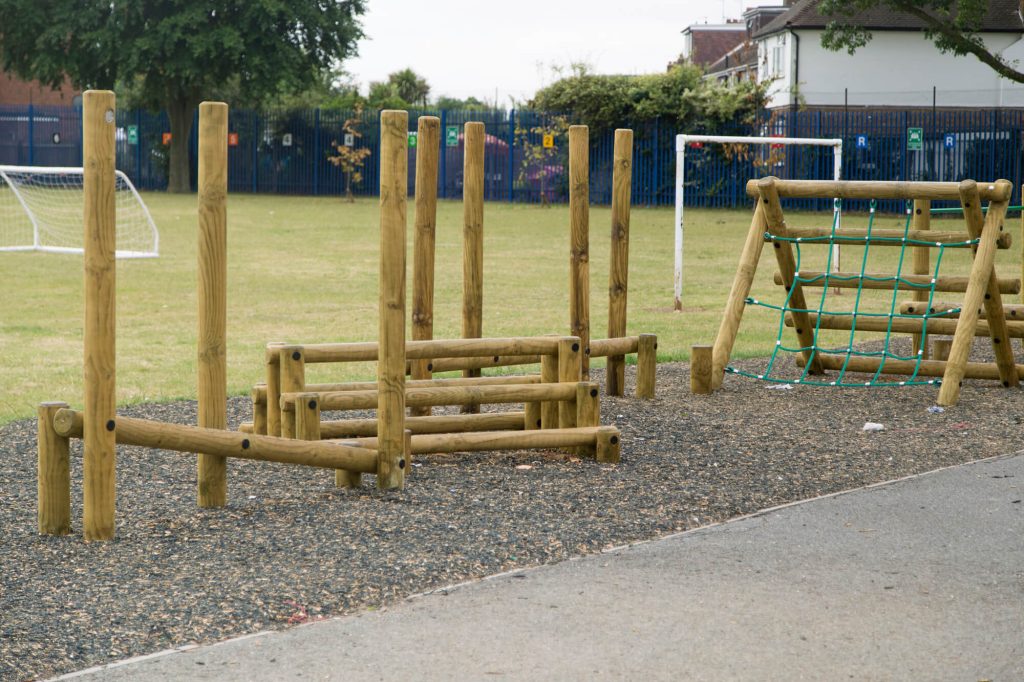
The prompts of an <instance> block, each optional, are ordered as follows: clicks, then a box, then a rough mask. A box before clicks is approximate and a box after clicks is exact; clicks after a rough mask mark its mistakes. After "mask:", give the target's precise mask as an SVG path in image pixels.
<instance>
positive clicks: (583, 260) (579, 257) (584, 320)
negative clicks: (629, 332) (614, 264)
mask: <svg viewBox="0 0 1024 682" xmlns="http://www.w3.org/2000/svg"><path fill="white" fill-rule="evenodd" d="M589 140H590V138H589V132H588V128H587V126H569V230H570V238H569V333H570V334H572V335H573V336H578V337H579V338H580V345H581V346H582V349H581V359H582V368H583V379H584V380H586V379H589V378H590V141H589Z"/></svg>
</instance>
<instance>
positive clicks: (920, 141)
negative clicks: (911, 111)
mask: <svg viewBox="0 0 1024 682" xmlns="http://www.w3.org/2000/svg"><path fill="white" fill-rule="evenodd" d="M907 149H908V150H910V151H912V152H919V151H921V150H922V149H924V128H907Z"/></svg>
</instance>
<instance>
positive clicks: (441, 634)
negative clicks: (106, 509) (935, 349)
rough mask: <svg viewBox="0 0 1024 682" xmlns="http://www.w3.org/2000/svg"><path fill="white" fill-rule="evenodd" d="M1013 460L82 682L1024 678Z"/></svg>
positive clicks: (1022, 573)
mask: <svg viewBox="0 0 1024 682" xmlns="http://www.w3.org/2000/svg"><path fill="white" fill-rule="evenodd" d="M1022 498H1024V456H1020V455H1018V456H1014V457H1008V458H1003V459H995V460H987V461H984V462H978V463H974V464H969V465H964V466H960V467H955V468H952V469H945V470H942V471H938V472H934V473H931V474H926V475H923V476H918V477H915V478H910V479H905V480H903V481H898V482H895V483H892V484H886V485H882V486H877V487H873V488H868V489H863V490H858V491H854V492H851V493H847V494H843V495H837V496H832V497H826V498H820V499H817V500H812V501H809V502H806V503H801V504H797V505H792V506H788V507H783V508H779V509H776V510H771V511H768V512H764V513H761V514H758V515H755V516H752V517H748V518H744V519H739V520H736V521H732V522H730V523H726V524H722V525H719V526H713V527H709V528H704V529H700V530H696V531H692V532H689V533H684V534H681V535H676V536H673V537H670V538H665V539H662V540H658V541H654V542H649V543H644V544H639V545H634V546H632V547H628V548H623V549H619V550H615V551H613V552H609V553H606V554H601V555H596V556H589V557H586V558H583V559H578V560H573V561H567V562H564V563H561V564H556V565H552V566H545V567H541V568H537V569H531V570H524V571H520V572H516V573H511V574H505V575H502V576H497V577H494V578H491V579H488V580H484V581H480V582H476V583H471V584H468V585H465V586H461V587H457V588H454V589H450V590H447V591H445V592H444V593H433V594H429V595H425V596H421V597H418V598H414V599H411V600H408V601H404V602H402V603H399V604H397V605H395V606H393V607H391V608H389V609H387V610H384V611H381V612H370V613H362V614H359V615H355V616H350V617H345V618H338V619H335V620H330V621H324V622H320V623H314V624H311V625H306V626H302V627H297V628H293V629H290V630H286V631H282V632H273V633H265V634H262V635H258V636H253V637H249V638H244V639H239V640H232V641H229V642H224V643H221V644H217V645H214V646H207V647H199V648H195V649H192V650H189V651H185V652H180V653H172V654H168V655H160V656H155V657H152V658H149V659H146V660H136V661H133V662H127V663H125V664H122V665H118V666H117V667H113V668H108V669H105V670H102V671H96V672H91V673H87V674H85V675H81V676H80V677H79V679H83V680H94V679H101V680H126V679H139V680H186V679H187V680H275V681H276V680H290V679H302V680H309V679H331V680H403V681H404V680H413V679H416V680H424V679H426V680H492V679H504V680H593V679H635V680H640V679H642V680H683V679H700V680H801V679H811V680H822V679H825V680H839V679H855V680H865V679H867V680H969V681H976V680H992V681H993V682H995V681H1002V680H1007V681H1009V680H1024V501H1022Z"/></svg>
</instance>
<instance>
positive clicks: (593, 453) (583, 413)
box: [576, 381, 601, 458]
mask: <svg viewBox="0 0 1024 682" xmlns="http://www.w3.org/2000/svg"><path fill="white" fill-rule="evenodd" d="M600 396H601V389H600V387H599V386H598V385H597V384H596V383H594V382H592V381H581V382H579V383H578V384H576V426H600V424H601V398H600ZM596 444H597V443H596V441H595V442H594V443H591V444H588V445H584V446H582V447H580V448H578V449H577V450H576V452H577V454H578V455H579V456H580V457H595V458H596V457H597V448H596Z"/></svg>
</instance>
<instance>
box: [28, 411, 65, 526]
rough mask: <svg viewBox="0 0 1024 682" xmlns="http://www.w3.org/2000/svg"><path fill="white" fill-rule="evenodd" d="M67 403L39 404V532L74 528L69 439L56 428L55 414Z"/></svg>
mask: <svg viewBox="0 0 1024 682" xmlns="http://www.w3.org/2000/svg"><path fill="white" fill-rule="evenodd" d="M67 406H68V404H67V403H43V404H41V405H40V406H39V427H38V431H37V441H36V442H37V449H38V454H39V461H38V485H37V489H36V492H37V493H38V498H37V499H38V505H39V506H38V510H37V511H38V513H37V520H38V522H39V532H40V533H41V534H43V535H67V534H68V533H70V532H71V463H70V454H69V453H70V443H69V442H68V439H67V438H65V437H63V436H61V435H59V434H58V433H57V432H56V431H54V429H53V416H54V415H55V414H57V410H61V409H63V408H65V407H67Z"/></svg>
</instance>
